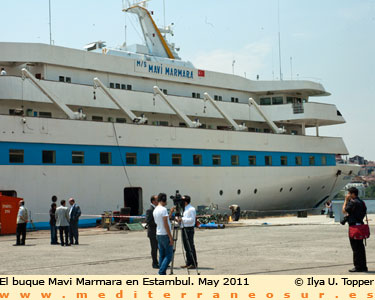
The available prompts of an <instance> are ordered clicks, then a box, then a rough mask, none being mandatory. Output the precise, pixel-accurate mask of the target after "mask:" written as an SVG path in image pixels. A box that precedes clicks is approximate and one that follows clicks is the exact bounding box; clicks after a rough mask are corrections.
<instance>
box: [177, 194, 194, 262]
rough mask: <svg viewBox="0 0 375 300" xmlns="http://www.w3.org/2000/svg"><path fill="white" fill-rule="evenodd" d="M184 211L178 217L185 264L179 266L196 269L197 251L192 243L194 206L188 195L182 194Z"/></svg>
mask: <svg viewBox="0 0 375 300" xmlns="http://www.w3.org/2000/svg"><path fill="white" fill-rule="evenodd" d="M182 199H183V200H184V205H185V209H184V213H183V214H182V218H180V219H179V222H180V224H181V228H182V242H183V243H184V248H185V252H186V265H184V266H181V268H188V269H196V268H197V267H198V261H197V253H196V251H195V245H194V227H195V222H196V212H195V208H194V207H193V206H192V205H191V204H190V201H191V198H190V196H187V195H185V196H183V197H182Z"/></svg>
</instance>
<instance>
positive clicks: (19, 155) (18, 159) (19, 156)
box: [9, 149, 24, 164]
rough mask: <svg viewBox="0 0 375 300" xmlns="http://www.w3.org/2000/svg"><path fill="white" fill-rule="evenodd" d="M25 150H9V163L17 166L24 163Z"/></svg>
mask: <svg viewBox="0 0 375 300" xmlns="http://www.w3.org/2000/svg"><path fill="white" fill-rule="evenodd" d="M23 154H24V153H23V150H18V149H10V150H9V162H10V163H15V164H17V163H18V164H22V163H23Z"/></svg>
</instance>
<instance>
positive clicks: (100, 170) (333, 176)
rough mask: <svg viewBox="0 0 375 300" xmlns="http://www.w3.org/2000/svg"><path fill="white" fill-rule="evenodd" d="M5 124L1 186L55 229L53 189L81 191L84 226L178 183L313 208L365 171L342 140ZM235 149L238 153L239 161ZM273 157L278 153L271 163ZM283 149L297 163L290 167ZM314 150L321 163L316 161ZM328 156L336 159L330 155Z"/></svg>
mask: <svg viewBox="0 0 375 300" xmlns="http://www.w3.org/2000/svg"><path fill="white" fill-rule="evenodd" d="M0 124H1V126H2V128H3V131H2V138H1V140H0V149H1V158H0V168H1V172H0V190H1V191H15V192H16V193H17V196H18V197H22V198H24V199H25V202H26V207H28V208H29V210H30V212H31V217H32V219H33V223H34V225H35V226H36V227H39V228H42V227H47V226H48V223H47V222H48V218H49V215H48V211H49V207H50V199H51V197H52V195H56V196H57V197H58V198H59V200H61V199H68V198H70V197H74V198H75V199H76V201H77V203H78V204H79V205H80V206H81V209H82V211H83V218H82V224H93V223H94V220H95V219H97V218H99V217H100V215H101V214H102V213H103V212H104V211H118V210H120V209H121V208H122V207H125V206H133V207H132V214H134V215H140V214H142V213H144V211H145V209H147V208H148V206H149V199H150V197H151V195H154V194H158V193H159V192H164V193H166V194H168V195H172V194H174V193H175V191H176V190H179V191H180V192H181V193H182V194H188V195H190V196H191V197H192V202H193V204H194V205H195V206H198V205H206V206H210V205H214V206H216V207H218V208H219V209H227V208H228V206H229V205H230V204H238V205H240V207H241V208H242V209H244V210H254V211H268V212H271V211H296V210H309V209H313V208H316V207H319V206H320V205H321V204H322V203H323V202H324V201H326V200H328V199H331V198H332V197H333V196H334V195H335V192H337V191H339V190H340V189H341V188H342V187H343V186H345V184H346V183H348V182H349V181H350V179H351V175H352V174H354V173H355V172H357V171H358V170H357V169H356V167H355V166H340V165H336V162H335V160H334V155H335V154H336V153H345V151H346V148H345V145H344V143H343V142H342V140H341V139H339V138H319V137H303V136H285V135H274V134H261V133H248V132H232V131H217V130H203V129H188V128H170V127H160V126H148V125H133V124H113V123H101V122H89V121H72V120H58V119H43V118H26V119H23V118H21V117H14V116H12V117H10V116H1V118H0ZM187 145H188V147H187ZM11 149H22V150H23V151H24V161H23V162H22V163H10V162H9V160H8V157H9V156H8V153H9V151H10V150H11ZM319 149H324V152H323V153H322V151H319ZM43 150H48V151H51V150H53V151H55V155H56V161H55V162H54V163H52V164H45V163H43V161H42V151H43ZM72 151H82V152H84V155H85V161H84V163H82V164H73V163H72V158H71V155H72ZM101 152H106V153H109V152H110V153H111V156H112V157H111V164H108V165H107V164H106V165H103V164H100V162H99V161H98V157H99V153H101ZM127 153H136V155H137V161H136V164H135V165H131V164H128V161H127V158H126V155H127ZM150 153H159V155H160V158H159V159H160V161H159V162H158V163H157V165H151V164H150V163H149V161H148V158H149V154H150ZM175 153H180V155H181V161H180V163H179V164H177V165H174V164H173V161H172V159H171V157H172V155H174V154H175ZM196 153H198V154H199V155H201V156H202V162H201V164H200V165H194V163H193V160H192V156H193V155H194V154H196ZM215 154H218V155H220V158H221V162H220V164H219V165H213V164H212V155H215ZM233 155H234V156H237V157H238V162H237V163H236V164H235V165H233V163H232V162H231V158H232V156H233ZM250 155H252V156H256V160H257V162H256V165H249V163H248V156H250ZM265 156H269V157H272V164H271V165H267V164H266V163H265V162H264V158H265ZM282 156H284V157H287V160H288V163H287V165H281V164H280V157H282ZM295 156H301V158H302V161H303V163H302V165H298V166H297V165H295V162H294V158H295ZM311 156H314V157H315V162H314V165H309V157H311ZM322 156H325V157H326V160H327V162H326V164H322V163H321V162H320V159H321V157H322ZM338 171H340V172H339V173H338ZM170 202H171V201H170ZM169 205H171V203H170V204H169Z"/></svg>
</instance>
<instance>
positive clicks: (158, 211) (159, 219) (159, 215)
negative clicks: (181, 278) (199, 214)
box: [153, 193, 173, 275]
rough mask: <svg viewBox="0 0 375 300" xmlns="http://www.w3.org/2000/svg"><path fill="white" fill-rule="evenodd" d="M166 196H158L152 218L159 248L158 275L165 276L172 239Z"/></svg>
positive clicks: (171, 253) (171, 249)
mask: <svg viewBox="0 0 375 300" xmlns="http://www.w3.org/2000/svg"><path fill="white" fill-rule="evenodd" d="M166 205H167V195H166V194H164V193H160V194H159V195H158V206H156V207H155V209H154V212H153V216H154V220H155V223H156V238H157V240H158V246H159V266H160V268H159V275H167V268H168V265H169V263H170V262H171V260H172V256H173V237H172V234H171V222H170V221H169V215H168V211H167V209H166V208H165V206H166Z"/></svg>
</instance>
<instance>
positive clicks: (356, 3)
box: [0, 0, 375, 160]
mask: <svg viewBox="0 0 375 300" xmlns="http://www.w3.org/2000/svg"><path fill="white" fill-rule="evenodd" d="M51 4H52V35H53V40H54V43H55V44H56V45H60V46H66V47H72V48H78V49H82V47H83V46H84V45H85V44H87V43H89V42H92V41H97V40H103V41H106V42H107V46H112V47H116V46H119V45H121V44H122V43H123V42H124V41H125V24H126V25H127V31H126V32H127V34H126V35H127V43H128V44H132V43H139V42H140V41H141V40H140V37H139V32H140V30H139V28H138V27H137V25H136V19H135V18H134V16H130V15H128V16H127V17H125V14H124V13H122V11H121V9H122V0H106V1H104V0H102V1H99V0H91V1H88V0H78V1H77V0H76V1H74V0H59V1H57V0H51ZM0 6H1V7H0V11H1V18H2V26H1V29H0V40H1V41H17V42H40V43H49V27H48V0H43V1H42V0H32V1H30V0H12V1H5V0H0ZM149 8H150V10H153V11H154V18H155V20H156V22H157V24H158V25H160V26H161V25H163V23H164V18H163V0H152V1H151V2H149ZM165 11H166V14H165V16H166V23H167V25H168V24H170V23H174V24H175V26H174V32H175V36H174V37H173V38H171V39H170V40H171V41H172V42H174V43H176V45H177V46H178V47H180V48H181V51H180V56H181V57H182V58H183V59H185V60H190V61H191V62H193V64H195V66H196V67H199V68H203V69H208V70H214V71H220V72H228V73H231V72H232V61H233V59H235V60H236V63H235V73H236V74H237V75H241V76H245V73H246V76H247V78H250V79H255V78H256V75H257V74H259V75H260V79H265V80H270V79H275V80H276V79H279V59H278V39H277V36H278V13H277V12H278V1H277V0H263V1H259V0H258V1H253V0H232V1H223V0H204V1H198V0H190V1H181V0H174V1H172V0H165ZM280 28H281V53H282V73H283V78H284V80H287V79H290V78H291V77H293V79H297V78H299V79H310V80H315V81H319V82H321V83H322V84H323V85H324V87H325V88H326V90H327V91H329V92H330V93H331V94H332V96H330V97H320V98H312V99H311V100H312V101H314V102H324V103H332V104H335V105H337V107H338V109H339V110H340V112H341V113H342V115H343V116H344V118H345V119H346V121H347V123H346V124H344V125H337V126H328V127H324V128H321V135H327V136H342V137H343V138H344V141H345V143H346V145H347V147H348V149H349V152H350V155H357V154H358V155H361V156H365V157H366V158H367V159H371V160H375V137H374V129H375V126H374V119H375V104H374V102H375V96H374V95H375V75H374V74H375V0H314V1H312V0H280ZM137 31H138V33H137ZM291 58H292V66H291ZM291 69H292V70H293V71H292V72H291Z"/></svg>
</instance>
